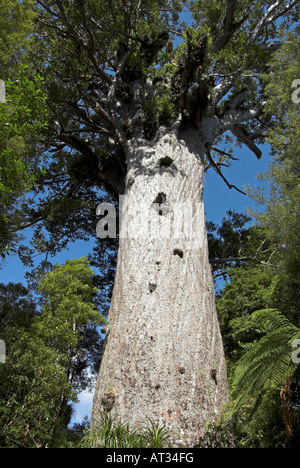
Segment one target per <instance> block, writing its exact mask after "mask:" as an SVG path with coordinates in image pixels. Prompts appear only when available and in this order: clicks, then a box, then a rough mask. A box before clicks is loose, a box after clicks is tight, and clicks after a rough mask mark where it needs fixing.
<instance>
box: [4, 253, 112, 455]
mask: <svg viewBox="0 0 300 468" xmlns="http://www.w3.org/2000/svg"><path fill="white" fill-rule="evenodd" d="M92 277H93V272H92V270H91V269H90V268H89V264H88V261H87V260H86V259H79V260H74V261H69V262H67V263H66V264H65V265H63V266H56V267H55V269H54V270H53V271H52V272H50V273H48V274H46V276H45V278H44V280H43V281H42V282H41V284H40V292H41V294H42V297H43V306H42V309H41V311H40V312H39V313H38V314H37V313H34V314H28V319H27V322H26V323H25V324H24V317H22V319H23V320H20V318H19V315H20V312H21V310H19V309H20V307H22V310H26V308H24V306H26V307H27V302H25V303H24V301H23V300H22V295H24V294H25V291H23V290H20V294H21V296H20V301H15V304H14V303H11V304H7V297H6V296H7V295H5V297H4V298H3V301H2V304H3V305H2V307H1V308H0V310H1V311H2V313H1V316H3V317H2V321H1V324H2V323H3V324H4V325H5V323H7V320H8V317H9V318H10V323H9V326H7V325H6V326H5V327H3V329H2V330H1V339H4V340H5V343H6V345H7V352H8V355H7V363H6V364H5V365H1V366H0V374H1V389H0V424H1V436H0V444H1V447H11V448H25V447H26V448H38V447H53V448H54V447H59V446H61V445H63V444H67V440H68V430H67V425H68V424H69V422H70V417H71V407H70V405H71V403H72V402H76V401H77V392H80V391H82V390H85V389H87V388H89V386H90V383H91V378H90V377H89V376H88V371H93V358H94V354H95V352H96V350H97V346H96V345H95V344H94V345H93V344H92V343H88V340H89V339H90V340H91V341H92V342H94V340H95V337H94V336H93V330H95V328H96V327H97V326H99V325H100V324H102V323H103V317H102V316H101V315H99V313H98V312H97V310H96V309H95V305H94V304H93V302H92V299H93V297H94V295H95V292H96V290H95V288H94V286H93V281H92ZM9 289H12V286H11V287H10V288H9ZM15 291H16V289H15ZM25 297H26V295H25ZM7 309H10V310H7ZM15 309H18V310H17V311H15ZM32 315H33V316H32ZM24 325H26V326H24ZM97 341H98V342H99V335H98V334H97Z"/></svg>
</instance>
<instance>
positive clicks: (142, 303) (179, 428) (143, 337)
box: [92, 129, 228, 447]
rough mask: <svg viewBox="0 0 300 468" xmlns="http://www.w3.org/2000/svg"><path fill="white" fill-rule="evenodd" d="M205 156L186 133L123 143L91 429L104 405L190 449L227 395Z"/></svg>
mask: <svg viewBox="0 0 300 468" xmlns="http://www.w3.org/2000/svg"><path fill="white" fill-rule="evenodd" d="M198 135H199V131H198ZM195 141H197V143H198V144H197V146H196V145H195ZM204 153H205V147H204V145H201V144H199V137H198V138H196V134H195V135H194V132H193V131H189V132H186V133H184V134H182V137H180V135H179V136H178V134H177V133H176V132H171V131H168V130H167V129H165V131H161V132H160V133H159V135H158V136H157V137H156V140H155V141H154V142H153V141H152V142H148V141H146V140H144V139H141V138H134V139H133V140H130V141H129V142H128V151H127V165H128V175H127V179H126V191H125V195H126V203H125V205H124V207H125V209H126V217H125V218H124V216H123V224H122V227H123V229H122V233H121V234H122V239H120V247H119V254H118V265H117V272H116V278H115V286H114V292H113V298H112V304H111V309H110V313H109V317H108V325H107V337H106V338H107V343H106V347H105V352H104V356H103V360H102V364H101V369H100V373H99V377H98V381H97V387H96V391H95V396H94V406H93V414H92V429H96V428H97V426H98V425H99V420H100V417H101V414H102V413H103V412H112V414H113V415H114V417H116V418H121V419H122V420H123V421H124V420H125V421H128V422H129V423H130V424H131V426H132V427H135V426H141V425H145V424H147V423H148V421H147V418H150V419H152V420H153V421H154V422H156V423H157V424H160V425H162V424H164V425H165V426H166V427H167V428H168V429H170V430H171V431H172V433H173V443H174V444H175V446H178V445H179V446H187V447H190V446H193V445H194V444H195V443H196V441H197V439H198V438H199V436H203V435H204V433H205V424H206V423H207V422H209V421H210V422H213V421H214V420H215V419H216V417H217V416H218V415H219V414H220V411H221V409H222V407H223V405H224V404H225V403H226V402H227V396H228V390H227V376H226V365H225V358H224V353H223V344H222V338H221V335H220V330H219V324H218V318H217V314H216V309H215V294H214V285H213V280H212V274H211V268H210V265H209V260H208V246H207V236H206V227H205V221H204V212H203V209H202V210H201V207H203V203H202V195H203V172H204V161H203V159H204ZM191 207H192V211H191ZM196 207H198V209H197V208H196ZM199 207H200V209H199ZM179 210H181V213H180V212H179ZM189 210H190V211H189ZM182 215H184V219H182V218H183V216H182ZM179 220H180V222H179ZM181 221H183V222H182V228H181V234H180V228H178V225H180V224H181ZM191 227H192V230H191ZM193 235H194V238H193ZM195 236H196V237H195Z"/></svg>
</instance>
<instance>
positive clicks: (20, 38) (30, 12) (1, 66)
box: [0, 0, 36, 80]
mask: <svg viewBox="0 0 300 468" xmlns="http://www.w3.org/2000/svg"><path fill="white" fill-rule="evenodd" d="M0 8H1V16H0V70H1V72H0V79H3V80H6V79H8V78H9V77H11V78H13V75H14V72H15V69H16V67H17V66H18V63H20V62H22V61H23V60H24V57H25V55H26V53H27V52H28V48H29V47H30V43H31V42H32V36H30V35H31V34H32V32H33V30H34V20H35V19H36V12H35V11H34V2H33V1H32V0H22V1H20V0H1V1H0Z"/></svg>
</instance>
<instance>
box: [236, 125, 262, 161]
mask: <svg viewBox="0 0 300 468" xmlns="http://www.w3.org/2000/svg"><path fill="white" fill-rule="evenodd" d="M230 131H231V133H233V135H234V136H236V137H237V139H238V140H239V141H241V142H242V143H244V144H245V145H246V146H247V147H248V148H249V149H250V150H251V151H252V152H253V153H254V154H255V156H256V157H257V159H260V158H261V157H262V151H261V150H260V149H259V148H258V146H256V144H255V143H254V141H253V140H254V138H255V137H256V134H253V135H251V134H248V133H247V132H246V130H245V129H244V128H243V127H241V126H239V125H234V127H233V128H232V129H231V130H230Z"/></svg>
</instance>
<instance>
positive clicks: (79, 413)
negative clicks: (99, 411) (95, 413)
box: [71, 391, 94, 424]
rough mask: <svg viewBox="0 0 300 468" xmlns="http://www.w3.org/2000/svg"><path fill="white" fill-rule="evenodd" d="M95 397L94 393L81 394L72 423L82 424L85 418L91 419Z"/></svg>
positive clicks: (75, 406)
mask: <svg viewBox="0 0 300 468" xmlns="http://www.w3.org/2000/svg"><path fill="white" fill-rule="evenodd" d="M93 397H94V392H92V393H91V392H88V391H85V392H82V393H79V395H78V399H79V403H76V405H74V414H73V417H72V421H71V423H72V424H74V423H81V422H82V421H83V418H84V417H85V416H88V417H89V419H90V417H91V412H92V407H93Z"/></svg>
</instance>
